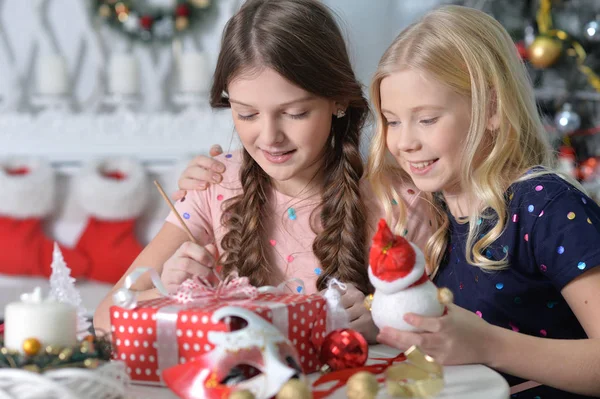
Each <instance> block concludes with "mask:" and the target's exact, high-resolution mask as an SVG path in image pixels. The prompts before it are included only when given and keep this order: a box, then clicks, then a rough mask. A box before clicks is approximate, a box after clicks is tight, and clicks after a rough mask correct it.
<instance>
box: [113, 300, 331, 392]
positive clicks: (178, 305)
mask: <svg viewBox="0 0 600 399" xmlns="http://www.w3.org/2000/svg"><path fill="white" fill-rule="evenodd" d="M224 306H237V307H243V308H246V309H249V310H252V311H253V312H255V313H256V314H258V315H259V316H261V317H263V318H264V319H266V320H267V321H269V322H270V323H272V324H273V325H275V326H276V327H277V328H278V329H279V330H280V331H281V332H282V333H283V335H285V336H287V337H288V339H289V340H290V341H291V342H292V344H293V345H294V346H295V348H296V350H297V351H298V355H299V359H300V363H301V367H302V370H303V372H304V373H306V374H308V373H312V372H315V371H318V370H319V369H320V367H321V364H320V363H319V357H318V350H317V349H318V348H319V347H320V344H321V342H322V341H323V338H324V335H325V331H326V321H327V320H326V318H327V307H326V301H325V299H324V298H323V297H322V296H321V295H320V294H313V295H302V294H276V293H259V294H257V295H256V296H254V297H253V298H252V299H247V300H243V299H242V300H240V299H227V298H222V297H218V296H216V295H215V296H211V297H204V298H201V299H198V300H192V301H189V302H187V303H182V302H181V300H180V298H177V297H166V298H159V299H152V300H147V301H140V302H139V303H138V304H137V306H136V307H135V308H133V309H126V308H121V307H118V306H113V307H111V310H110V312H111V314H110V319H111V331H112V340H113V344H114V347H115V354H114V357H115V359H118V360H123V361H124V362H125V363H126V365H127V371H128V373H129V375H130V376H131V379H132V381H134V382H138V383H147V384H162V381H161V377H160V374H161V370H165V369H167V368H169V367H172V366H175V365H176V364H181V363H185V362H189V361H190V360H192V359H193V358H195V357H196V356H199V355H202V354H204V353H206V352H208V351H211V350H212V349H213V348H214V345H212V344H211V342H210V341H209V340H208V332H209V331H231V330H232V329H235V326H232V323H231V320H227V319H224V320H220V321H216V322H213V320H212V317H211V316H212V314H213V313H214V312H215V311H216V310H217V309H220V308H222V307H224Z"/></svg>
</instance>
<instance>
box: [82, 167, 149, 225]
mask: <svg viewBox="0 0 600 399" xmlns="http://www.w3.org/2000/svg"><path fill="white" fill-rule="evenodd" d="M111 172H112V173H114V172H119V173H121V174H123V175H124V178H123V179H122V180H118V179H115V178H112V177H107V176H106V175H105V174H106V173H111ZM75 195H76V198H77V200H78V201H79V204H80V206H81V207H82V208H83V209H84V210H85V211H86V212H87V213H89V214H90V215H91V216H94V217H96V218H98V219H102V220H127V219H135V218H137V217H138V216H140V215H141V214H142V212H143V211H144V209H145V208H146V205H147V203H148V197H149V195H150V183H149V179H148V176H147V175H146V171H145V170H144V168H143V167H142V165H141V164H140V163H139V162H137V161H135V160H133V159H128V158H109V159H102V160H97V161H93V162H90V163H89V164H88V165H86V166H85V167H84V168H83V170H82V171H81V173H80V174H79V176H78V177H77V180H76V184H75Z"/></svg>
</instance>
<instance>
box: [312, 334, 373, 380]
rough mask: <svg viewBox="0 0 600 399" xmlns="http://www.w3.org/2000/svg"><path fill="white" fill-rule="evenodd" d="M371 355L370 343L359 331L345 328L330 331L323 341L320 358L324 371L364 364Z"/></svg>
mask: <svg viewBox="0 0 600 399" xmlns="http://www.w3.org/2000/svg"><path fill="white" fill-rule="evenodd" d="M368 357H369V345H368V344H367V341H366V340H365V338H364V337H363V336H362V335H361V334H360V333H359V332H357V331H354V330H351V329H349V328H343V329H339V330H334V331H332V332H330V333H329V334H328V335H327V336H326V337H325V339H324V340H323V343H322V344H321V350H320V353H319V358H320V359H321V363H322V364H323V365H324V366H323V367H324V369H323V371H329V370H342V369H348V368H354V367H361V366H363V365H364V364H365V363H366V361H367V358H368Z"/></svg>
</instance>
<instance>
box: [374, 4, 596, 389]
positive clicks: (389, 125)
mask: <svg viewBox="0 0 600 399" xmlns="http://www.w3.org/2000/svg"><path fill="white" fill-rule="evenodd" d="M371 97H372V101H373V103H374V106H375V113H376V116H377V124H378V128H377V132H376V136H375V137H374V139H373V142H372V146H371V152H370V161H369V169H368V170H369V178H370V180H371V182H372V185H373V189H374V190H375V192H376V193H377V194H378V195H379V197H380V199H381V201H382V203H383V204H384V205H385V206H386V207H387V208H388V209H387V210H388V214H392V213H398V214H400V215H406V210H405V209H403V208H404V203H403V202H402V201H399V202H398V205H395V206H391V205H390V203H391V200H392V199H393V198H396V197H397V196H398V194H399V193H398V192H397V191H394V190H390V187H391V186H392V183H393V182H394V181H395V180H406V179H409V180H412V181H413V182H414V184H415V185H416V186H417V188H418V189H419V190H421V191H422V193H423V194H424V195H425V196H427V197H428V199H429V201H430V203H431V204H432V206H433V208H434V210H435V215H436V218H435V224H434V228H435V229H436V231H435V232H434V234H433V236H432V237H431V238H430V240H429V241H428V243H427V246H426V257H427V259H428V264H429V271H430V273H431V276H432V277H433V278H434V281H435V282H436V283H437V284H438V285H439V286H445V287H449V288H450V289H451V290H452V291H453V293H454V297H455V305H454V306H451V307H450V309H449V312H448V314H447V315H444V316H442V317H440V318H427V317H422V316H419V315H414V314H409V315H407V316H406V321H407V322H409V323H410V324H413V325H415V326H417V327H419V328H421V329H422V330H423V331H424V332H422V333H413V332H402V331H396V330H387V329H384V330H383V331H381V333H380V335H379V337H378V339H379V341H380V342H383V343H386V344H389V345H393V346H397V347H399V348H407V347H409V346H410V345H413V344H416V345H420V346H421V347H422V348H423V350H424V351H425V352H427V353H429V354H430V355H432V356H433V357H434V358H436V359H437V360H439V361H441V362H443V363H445V364H465V363H483V364H487V365H489V366H491V367H493V368H495V369H497V370H499V371H501V372H503V373H504V375H505V376H506V378H507V379H508V381H509V383H510V384H511V385H512V386H513V392H514V393H515V395H517V396H515V397H519V398H534V397H538V398H544V399H547V398H574V397H577V398H580V397H585V396H583V395H600V382H599V381H600V268H599V267H597V266H598V265H600V208H599V207H598V205H597V204H595V203H594V202H593V201H592V200H591V199H590V198H589V197H588V196H587V195H586V194H585V193H584V192H583V191H581V189H580V187H579V186H578V185H577V184H576V183H574V182H569V181H567V180H565V179H563V178H561V177H559V176H558V175H557V174H556V173H555V172H554V171H553V166H552V154H551V151H550V147H549V145H548V140H547V136H546V133H545V132H544V129H543V127H542V124H541V122H540V118H539V116H538V112H537V109H536V103H535V100H534V96H533V90H532V86H531V83H530V81H529V79H528V75H527V72H526V69H525V67H524V65H523V63H522V62H521V61H520V59H519V57H518V55H517V52H516V50H515V47H514V45H513V42H512V40H511V38H510V36H509V35H508V33H507V32H506V30H505V29H504V28H503V27H502V26H501V25H500V24H499V23H498V22H497V21H496V20H494V19H493V18H492V17H490V16H488V15H486V14H485V13H483V12H480V11H477V10H474V9H470V8H465V7H459V6H446V7H442V8H439V9H437V10H434V11H432V12H430V13H428V14H427V15H425V16H424V17H423V19H421V20H420V21H419V22H417V23H415V24H413V25H411V26H410V27H408V28H407V29H405V30H404V31H403V32H402V33H400V35H399V36H398V37H397V38H396V39H395V40H394V42H393V43H392V45H391V46H390V47H389V48H388V50H387V51H386V52H385V54H384V55H383V57H382V59H381V61H380V63H379V67H378V69H377V72H376V74H375V76H374V78H373V83H372V88H371ZM398 220H399V225H398V226H397V229H398V230H402V229H403V228H404V227H403V225H402V223H403V221H404V220H405V219H404V218H402V217H400V218H399V219H398ZM540 384H541V385H540ZM532 386H536V387H534V388H531V387H532ZM518 391H520V393H517V392H518Z"/></svg>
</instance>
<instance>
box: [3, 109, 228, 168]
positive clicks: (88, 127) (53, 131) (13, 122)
mask: <svg viewBox="0 0 600 399" xmlns="http://www.w3.org/2000/svg"><path fill="white" fill-rule="evenodd" d="M0 143H2V145H1V146H0V157H2V158H5V157H44V158H45V159H47V160H48V161H50V162H51V163H52V164H53V165H55V166H57V167H58V169H59V170H61V171H63V172H66V173H69V172H70V171H72V170H74V169H76V168H77V167H78V166H79V165H80V164H81V163H82V162H85V161H87V160H89V159H91V158H100V157H106V156H110V157H118V156H129V157H134V158H136V159H138V160H139V161H141V162H142V163H144V164H145V165H147V167H148V168H149V170H150V171H155V172H161V170H162V168H164V167H170V166H171V165H172V164H173V163H174V162H177V161H179V160H181V159H184V158H187V157H190V156H192V155H196V154H201V153H208V150H209V149H210V146H211V145H213V144H220V145H221V146H222V147H223V148H225V149H226V150H227V149H231V148H234V147H237V139H236V134H235V132H234V130H233V123H232V121H231V115H230V113H229V112H227V111H214V112H213V111H212V110H211V109H209V108H208V107H203V108H199V109H191V110H188V111H183V112H180V113H167V112H164V113H133V112H129V111H120V112H116V113H112V114H89V113H81V114H65V113H64V112H50V111H49V112H45V113H41V114H38V115H32V114H26V113H14V114H0Z"/></svg>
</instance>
